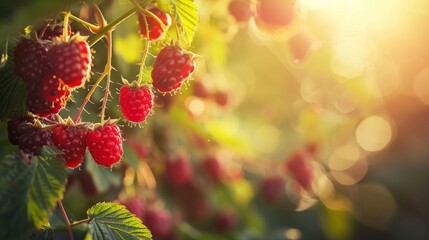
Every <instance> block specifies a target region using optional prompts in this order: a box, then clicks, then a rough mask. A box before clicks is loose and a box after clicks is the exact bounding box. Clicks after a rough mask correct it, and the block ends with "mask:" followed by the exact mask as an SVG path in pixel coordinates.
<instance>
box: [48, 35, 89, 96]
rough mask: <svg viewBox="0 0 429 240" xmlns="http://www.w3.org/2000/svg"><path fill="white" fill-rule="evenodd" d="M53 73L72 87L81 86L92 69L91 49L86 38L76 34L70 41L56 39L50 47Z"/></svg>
mask: <svg viewBox="0 0 429 240" xmlns="http://www.w3.org/2000/svg"><path fill="white" fill-rule="evenodd" d="M48 59H49V62H50V65H51V67H52V73H53V74H55V75H56V76H57V78H58V79H61V80H62V81H63V83H64V84H65V85H67V86H68V87H70V88H75V87H81V86H83V85H84V84H85V80H86V78H87V77H88V76H89V73H90V71H91V62H92V59H91V51H90V49H89V45H88V43H87V42H86V38H84V37H81V36H80V35H74V36H73V37H71V38H70V40H69V41H68V42H62V41H56V42H54V45H53V46H52V47H51V49H49V52H48Z"/></svg>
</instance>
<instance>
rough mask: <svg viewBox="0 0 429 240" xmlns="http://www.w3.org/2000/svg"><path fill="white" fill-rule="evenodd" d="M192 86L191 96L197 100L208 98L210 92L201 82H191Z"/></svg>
mask: <svg viewBox="0 0 429 240" xmlns="http://www.w3.org/2000/svg"><path fill="white" fill-rule="evenodd" d="M192 86H193V91H192V94H193V95H194V96H196V97H199V98H208V97H209V96H210V92H209V90H208V89H207V87H206V85H205V84H204V82H203V81H195V82H193V84H192Z"/></svg>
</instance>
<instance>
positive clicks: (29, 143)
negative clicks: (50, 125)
mask: <svg viewBox="0 0 429 240" xmlns="http://www.w3.org/2000/svg"><path fill="white" fill-rule="evenodd" d="M22 125H23V124H20V126H19V128H18V132H19V133H20V136H19V149H21V150H22V151H23V152H24V153H27V154H35V153H37V152H38V151H39V150H40V148H42V147H43V146H44V145H51V142H52V140H51V138H52V133H51V132H50V131H49V130H48V129H45V128H42V127H41V126H40V123H39V124H37V123H36V124H34V125H28V126H22Z"/></svg>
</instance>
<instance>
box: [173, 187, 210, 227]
mask: <svg viewBox="0 0 429 240" xmlns="http://www.w3.org/2000/svg"><path fill="white" fill-rule="evenodd" d="M178 196H179V203H180V207H181V209H183V211H184V214H185V216H186V218H187V219H189V220H191V221H194V222H200V221H202V220H204V219H206V218H208V216H209V215H210V207H209V204H208V202H207V199H206V196H205V194H204V191H203V189H202V188H201V187H200V186H198V185H196V184H195V183H194V182H192V183H190V184H187V185H186V186H184V187H183V188H181V189H180V194H178Z"/></svg>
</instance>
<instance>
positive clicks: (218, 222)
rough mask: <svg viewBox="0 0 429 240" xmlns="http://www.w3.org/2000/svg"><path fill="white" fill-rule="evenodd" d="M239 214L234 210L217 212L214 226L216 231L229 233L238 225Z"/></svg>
mask: <svg viewBox="0 0 429 240" xmlns="http://www.w3.org/2000/svg"><path fill="white" fill-rule="evenodd" d="M237 223H238V219H237V214H236V213H235V212H234V211H232V210H222V211H221V212H219V213H217V214H216V216H215V218H214V226H215V228H216V231H218V232H221V233H229V232H231V231H232V230H234V228H236V227H237Z"/></svg>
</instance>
